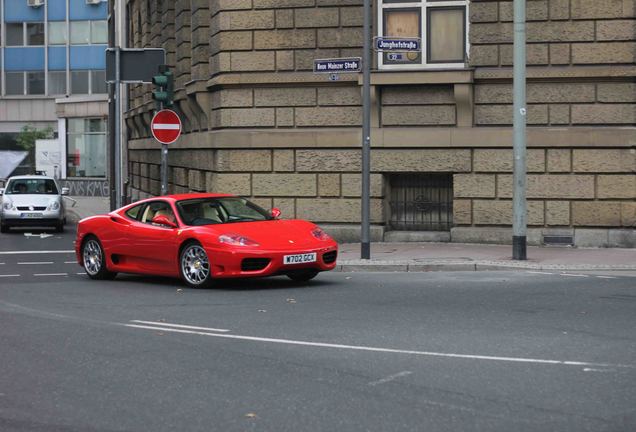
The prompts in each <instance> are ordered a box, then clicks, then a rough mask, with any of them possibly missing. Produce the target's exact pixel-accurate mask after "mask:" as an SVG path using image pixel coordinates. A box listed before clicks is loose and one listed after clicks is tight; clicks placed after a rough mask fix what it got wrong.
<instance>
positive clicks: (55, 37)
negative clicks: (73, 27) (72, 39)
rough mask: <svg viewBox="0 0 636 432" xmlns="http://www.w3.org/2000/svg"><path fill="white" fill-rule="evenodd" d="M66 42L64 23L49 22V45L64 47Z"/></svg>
mask: <svg viewBox="0 0 636 432" xmlns="http://www.w3.org/2000/svg"><path fill="white" fill-rule="evenodd" d="M67 40H68V36H67V30H66V22H64V21H51V22H49V45H66V41H67Z"/></svg>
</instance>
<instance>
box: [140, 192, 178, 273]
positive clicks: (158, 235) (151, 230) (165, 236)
mask: <svg viewBox="0 0 636 432" xmlns="http://www.w3.org/2000/svg"><path fill="white" fill-rule="evenodd" d="M141 211H142V214H141V216H140V217H139V219H138V220H137V221H135V222H133V224H132V225H131V227H130V229H129V232H130V240H131V243H132V251H131V257H132V256H134V261H135V264H136V266H137V271H140V272H144V273H152V274H158V275H167V276H178V274H179V272H178V257H177V253H178V247H179V246H178V236H179V230H178V229H177V228H173V227H168V226H161V225H155V224H153V223H152V219H153V217H154V216H155V215H156V214H157V213H162V214H163V215H168V216H169V217H170V216H171V217H172V219H173V220H174V221H175V222H176V218H175V217H174V214H175V213H174V209H173V208H172V206H171V204H170V203H169V202H167V201H164V200H157V201H151V202H148V203H146V206H145V207H144V208H143V209H142V210H141Z"/></svg>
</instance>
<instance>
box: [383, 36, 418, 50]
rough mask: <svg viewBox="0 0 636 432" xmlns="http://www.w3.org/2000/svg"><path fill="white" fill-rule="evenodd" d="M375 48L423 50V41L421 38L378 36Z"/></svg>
mask: <svg viewBox="0 0 636 432" xmlns="http://www.w3.org/2000/svg"><path fill="white" fill-rule="evenodd" d="M374 45H375V46H374V48H375V50H376V51H379V52H387V51H399V52H421V51H422V43H421V41H420V39H419V38H393V37H376V38H375V44H374Z"/></svg>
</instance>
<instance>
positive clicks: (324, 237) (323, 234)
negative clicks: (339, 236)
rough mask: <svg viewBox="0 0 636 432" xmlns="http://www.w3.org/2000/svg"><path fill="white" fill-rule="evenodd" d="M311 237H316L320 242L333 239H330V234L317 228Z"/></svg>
mask: <svg viewBox="0 0 636 432" xmlns="http://www.w3.org/2000/svg"><path fill="white" fill-rule="evenodd" d="M311 235H313V236H314V237H316V238H317V239H318V240H331V237H329V234H327V233H326V232H324V231H323V230H322V229H320V228H316V229H315V230H313V231H312V232H311Z"/></svg>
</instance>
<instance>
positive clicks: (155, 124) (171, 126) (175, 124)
mask: <svg viewBox="0 0 636 432" xmlns="http://www.w3.org/2000/svg"><path fill="white" fill-rule="evenodd" d="M150 130H151V131H152V136H154V137H155V139H156V140H157V141H159V142H160V143H161V144H172V143H173V142H175V141H176V140H177V139H178V138H179V136H180V135H181V119H180V118H179V116H178V115H177V113H175V112H174V111H172V110H168V109H164V110H161V111H159V112H157V114H155V116H154V117H153V118H152V122H151V123H150Z"/></svg>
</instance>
